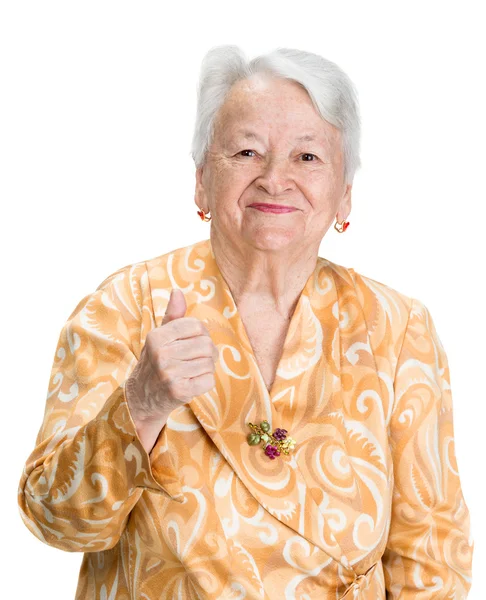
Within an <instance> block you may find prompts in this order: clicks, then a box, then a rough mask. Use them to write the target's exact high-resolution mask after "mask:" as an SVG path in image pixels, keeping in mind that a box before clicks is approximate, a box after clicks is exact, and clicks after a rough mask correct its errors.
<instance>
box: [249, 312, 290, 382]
mask: <svg viewBox="0 0 486 600" xmlns="http://www.w3.org/2000/svg"><path fill="white" fill-rule="evenodd" d="M241 320H242V322H243V325H244V326H245V330H246V333H247V335H248V339H249V341H250V344H251V347H252V350H253V354H254V355H255V360H256V362H257V364H258V368H259V369H260V373H261V374H262V377H263V380H264V382H265V385H266V386H267V390H269V391H270V388H271V387H272V384H273V381H274V379H275V374H276V371H277V367H278V363H279V361H280V357H281V355H282V352H283V346H284V342H285V337H286V335H287V331H288V328H289V321H288V320H286V319H285V320H284V319H281V318H279V317H275V315H265V316H262V315H261V314H258V315H257V316H256V317H254V316H252V315H251V314H247V315H245V316H243V315H242V316H241Z"/></svg>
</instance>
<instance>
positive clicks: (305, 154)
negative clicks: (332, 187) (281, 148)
mask: <svg viewBox="0 0 486 600" xmlns="http://www.w3.org/2000/svg"><path fill="white" fill-rule="evenodd" d="M301 156H314V157H315V158H317V155H316V154H312V153H311V152H304V154H301ZM304 162H315V161H314V160H305V161H304Z"/></svg>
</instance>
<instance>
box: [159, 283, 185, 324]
mask: <svg viewBox="0 0 486 600" xmlns="http://www.w3.org/2000/svg"><path fill="white" fill-rule="evenodd" d="M186 309H187V305H186V299H185V298H184V293H183V292H182V290H180V289H179V288H173V289H172V291H171V293H170V298H169V304H168V305H167V310H166V311H165V315H164V318H163V320H162V325H165V324H166V323H168V322H169V321H173V320H174V319H180V318H181V317H183V316H184V315H185V314H186Z"/></svg>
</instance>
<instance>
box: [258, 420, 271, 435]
mask: <svg viewBox="0 0 486 600" xmlns="http://www.w3.org/2000/svg"><path fill="white" fill-rule="evenodd" d="M260 428H261V430H262V431H265V433H266V432H268V431H270V423H269V422H268V421H262V422H261V423H260Z"/></svg>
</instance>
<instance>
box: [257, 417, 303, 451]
mask: <svg viewBox="0 0 486 600" xmlns="http://www.w3.org/2000/svg"><path fill="white" fill-rule="evenodd" d="M248 426H249V427H251V429H252V430H253V433H249V434H248V437H247V442H248V443H249V444H250V446H257V445H258V444H259V443H260V442H263V448H264V450H265V454H266V455H267V456H268V457H269V458H271V459H272V460H274V459H275V458H276V457H277V456H280V453H281V452H283V453H284V454H289V452H290V451H291V450H293V449H294V447H295V444H296V441H295V440H294V439H293V438H291V437H287V430H286V429H280V427H277V429H275V431H274V432H273V433H272V434H271V433H269V431H270V423H269V422H268V421H262V422H261V423H260V425H254V424H253V423H248Z"/></svg>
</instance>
